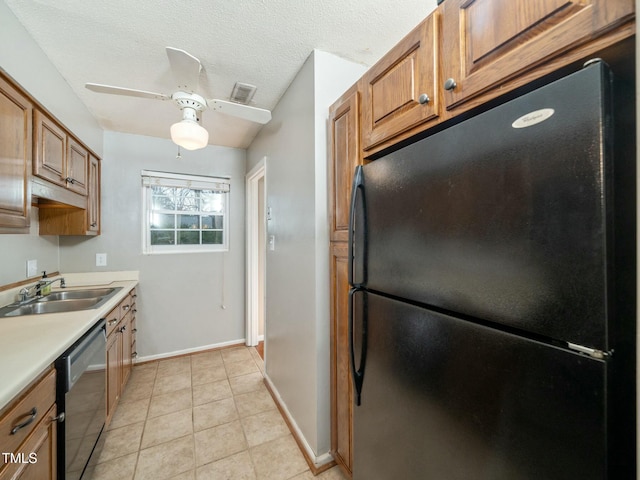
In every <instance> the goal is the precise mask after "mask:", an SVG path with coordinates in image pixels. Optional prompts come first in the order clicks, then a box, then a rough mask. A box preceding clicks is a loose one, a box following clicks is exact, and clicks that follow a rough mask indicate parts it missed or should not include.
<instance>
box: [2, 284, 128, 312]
mask: <svg viewBox="0 0 640 480" xmlns="http://www.w3.org/2000/svg"><path fill="white" fill-rule="evenodd" d="M119 290H122V287H113V288H89V289H84V290H60V291H57V292H53V293H50V294H49V295H47V296H45V297H40V298H35V299H33V300H31V301H29V302H27V303H23V304H17V303H14V304H11V305H7V306H6V307H2V308H0V317H20V316H23V315H38V314H42V313H60V312H75V311H78V310H89V309H91V308H98V307H100V306H101V305H103V304H104V303H105V302H107V301H108V300H109V299H110V298H111V297H113V296H114V295H115V294H116V293H117V292H118V291H119Z"/></svg>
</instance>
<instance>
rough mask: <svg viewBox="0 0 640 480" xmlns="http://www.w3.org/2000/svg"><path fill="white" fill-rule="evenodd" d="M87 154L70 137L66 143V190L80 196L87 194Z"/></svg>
mask: <svg viewBox="0 0 640 480" xmlns="http://www.w3.org/2000/svg"><path fill="white" fill-rule="evenodd" d="M88 171H89V152H88V151H87V149H86V148H84V147H83V146H82V145H80V143H78V142H77V141H75V140H74V139H73V138H72V137H69V138H68V141H67V172H66V173H67V176H66V177H65V180H66V182H67V188H68V189H69V190H73V191H74V192H76V193H79V194H80V195H86V194H87V182H88Z"/></svg>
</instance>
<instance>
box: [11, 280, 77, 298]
mask: <svg viewBox="0 0 640 480" xmlns="http://www.w3.org/2000/svg"><path fill="white" fill-rule="evenodd" d="M55 282H60V288H64V287H66V286H67V285H66V284H65V282H64V278H63V277H60V278H56V279H54V280H47V281H45V280H40V281H39V282H38V283H36V284H35V285H32V286H30V287H28V288H27V287H24V288H21V289H20V291H19V292H18V295H19V298H20V300H19V301H20V303H23V302H26V301H28V300H30V299H32V298H35V297H39V296H41V295H42V289H43V288H44V287H46V286H48V285H51V284H53V283H55ZM31 290H33V292H31Z"/></svg>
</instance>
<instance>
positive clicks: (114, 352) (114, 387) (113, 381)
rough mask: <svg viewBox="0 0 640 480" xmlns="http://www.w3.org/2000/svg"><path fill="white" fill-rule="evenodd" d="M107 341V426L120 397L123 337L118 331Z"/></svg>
mask: <svg viewBox="0 0 640 480" xmlns="http://www.w3.org/2000/svg"><path fill="white" fill-rule="evenodd" d="M107 338H108V340H107V422H106V423H107V424H109V422H110V421H111V417H112V416H113V412H114V411H115V407H116V404H117V403H118V397H119V395H120V348H121V338H122V335H121V334H120V332H119V331H118V330H114V332H113V333H112V334H111V335H109V336H108V337H107Z"/></svg>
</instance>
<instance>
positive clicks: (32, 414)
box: [11, 407, 38, 435]
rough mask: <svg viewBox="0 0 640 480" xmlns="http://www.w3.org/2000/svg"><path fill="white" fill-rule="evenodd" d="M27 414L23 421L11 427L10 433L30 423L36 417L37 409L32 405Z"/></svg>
mask: <svg viewBox="0 0 640 480" xmlns="http://www.w3.org/2000/svg"><path fill="white" fill-rule="evenodd" d="M27 415H29V418H27V419H26V420H25V421H24V422H22V423H19V424H18V425H16V426H15V427H13V428H12V429H11V435H15V434H16V433H18V430H20V429H22V428H24V427H26V426H27V425H30V424H31V423H32V422H33V421H34V420H35V419H36V416H37V415H38V410H37V409H36V407H33V408H32V409H31V411H30V412H29V413H28V414H27Z"/></svg>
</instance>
